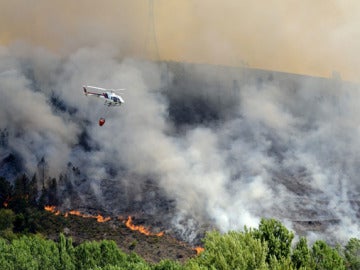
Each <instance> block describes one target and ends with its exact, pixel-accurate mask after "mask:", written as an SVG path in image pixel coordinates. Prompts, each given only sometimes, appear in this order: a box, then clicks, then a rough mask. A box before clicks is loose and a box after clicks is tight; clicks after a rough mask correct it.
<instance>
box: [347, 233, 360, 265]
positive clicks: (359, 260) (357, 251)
mask: <svg viewBox="0 0 360 270" xmlns="http://www.w3.org/2000/svg"><path fill="white" fill-rule="evenodd" d="M344 255H345V261H346V266H347V268H348V269H351V270H357V269H360V240H359V239H358V238H351V239H350V240H349V242H348V243H347V244H346V246H345V248H344Z"/></svg>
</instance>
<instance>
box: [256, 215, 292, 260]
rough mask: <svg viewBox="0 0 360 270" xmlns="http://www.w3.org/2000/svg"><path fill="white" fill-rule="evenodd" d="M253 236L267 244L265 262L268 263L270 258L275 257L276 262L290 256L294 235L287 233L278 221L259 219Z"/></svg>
mask: <svg viewBox="0 0 360 270" xmlns="http://www.w3.org/2000/svg"><path fill="white" fill-rule="evenodd" d="M254 236H255V237H256V238H257V239H260V240H261V241H263V242H266V243H267V245H268V248H269V253H268V255H267V258H266V261H267V262H268V263H269V262H270V258H271V257H272V256H275V258H276V259H277V260H278V261H281V260H282V259H284V258H288V257H289V256H290V253H291V242H292V240H293V238H294V234H293V233H292V232H289V231H288V229H286V227H285V226H284V225H282V224H281V222H280V221H277V220H275V219H264V218H263V219H261V221H260V225H259V229H258V230H255V231H254Z"/></svg>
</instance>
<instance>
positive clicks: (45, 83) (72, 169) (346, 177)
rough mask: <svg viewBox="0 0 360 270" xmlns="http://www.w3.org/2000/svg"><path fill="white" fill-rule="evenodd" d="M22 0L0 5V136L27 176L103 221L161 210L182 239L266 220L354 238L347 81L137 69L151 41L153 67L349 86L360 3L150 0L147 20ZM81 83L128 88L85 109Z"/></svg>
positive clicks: (354, 143) (121, 9)
mask: <svg viewBox="0 0 360 270" xmlns="http://www.w3.org/2000/svg"><path fill="white" fill-rule="evenodd" d="M23 2H24V1H20V0H19V1H15V2H11V3H10V2H9V3H5V2H4V3H1V10H2V11H3V12H2V13H3V16H1V18H0V44H3V46H2V47H0V96H1V98H0V130H2V129H5V128H6V129H7V130H8V131H9V134H10V136H9V149H10V150H11V151H13V152H15V153H17V154H18V155H19V156H21V157H22V160H23V162H24V167H25V169H26V171H28V172H30V173H34V172H36V170H37V166H38V164H39V162H41V160H42V158H45V160H46V162H47V166H48V169H49V172H48V174H49V175H50V176H54V177H56V176H57V175H60V174H64V173H66V175H67V177H68V179H69V181H70V182H71V184H72V186H73V187H74V188H75V189H76V191H77V192H78V194H77V197H76V198H77V199H79V200H80V201H81V202H78V203H79V204H82V205H93V204H94V205H95V204H96V205H100V206H99V207H102V208H104V209H105V210H107V211H113V212H114V214H119V213H120V214H121V212H122V211H125V210H127V211H130V212H131V211H137V210H138V209H141V210H142V211H145V210H146V213H144V214H147V213H148V214H151V215H152V214H154V215H155V214H159V213H160V214H161V213H162V212H161V211H162V210H159V211H156V210H154V209H156V208H157V207H158V208H161V209H163V208H166V207H165V206H164V205H170V206H169V208H170V210H167V211H168V212H166V211H165V212H166V213H165V214H164V215H165V216H166V218H167V219H169V221H167V222H168V223H169V226H170V225H171V226H172V228H174V229H175V230H177V232H178V233H179V234H180V235H181V236H182V237H183V238H184V239H187V240H189V241H193V240H194V239H195V238H196V237H197V232H198V231H199V230H200V229H203V228H204V227H207V226H208V227H212V226H215V227H217V228H219V229H221V230H223V231H227V230H230V229H241V228H242V227H243V226H244V225H247V226H257V224H258V222H259V219H260V218H261V217H275V218H279V219H281V220H282V221H283V222H286V224H289V226H290V227H292V228H293V229H296V230H298V231H300V232H301V233H307V231H308V227H306V226H305V225H304V224H306V222H309V221H318V222H322V223H326V224H328V226H323V227H322V228H321V232H319V231H315V233H314V234H309V235H310V236H311V237H314V238H317V237H321V236H322V235H324V236H326V237H327V238H329V239H336V240H344V239H346V238H348V237H351V236H355V237H359V231H360V228H359V226H358V225H357V224H359V208H360V206H359V200H358V199H357V198H358V195H359V193H360V190H359V189H360V184H359V182H358V181H357V176H358V175H359V169H358V168H359V166H358V165H359V164H358V163H359V160H360V156H359V153H358V151H357V149H358V148H359V146H360V145H359V144H360V140H359V134H358V133H359V131H360V130H359V128H358V127H359V124H360V119H359V115H360V114H359V98H360V96H359V94H358V87H357V86H356V85H353V84H350V83H346V82H342V81H340V80H339V77H340V76H333V78H332V79H328V80H325V79H318V78H311V77H304V76H298V77H296V76H290V75H287V74H277V73H271V72H258V71H256V70H247V69H230V68H222V67H219V66H217V67H211V66H208V65H199V66H197V65H190V64H176V63H167V64H164V63H162V64H161V63H158V64H156V63H152V62H147V61H142V60H138V59H137V60H136V58H135V57H134V56H144V51H145V50H146V48H145V47H147V46H149V43H151V42H156V43H157V45H158V47H157V48H155V49H157V50H158V52H159V54H160V56H161V59H159V60H164V59H165V60H168V59H172V60H180V61H184V62H198V63H209V64H226V65H230V66H239V65H242V66H247V65H250V66H252V67H260V68H265V69H270V70H285V71H288V72H295V73H303V74H312V75H320V76H326V77H327V76H328V75H329V74H330V73H331V72H332V71H333V70H338V71H339V72H341V76H342V77H343V78H347V79H351V80H354V81H357V76H358V70H359V68H360V66H359V62H358V60H357V59H358V57H357V55H358V48H359V44H357V41H356V40H359V39H356V38H354V37H356V36H358V35H359V33H358V31H359V30H358V29H360V28H359V27H358V19H357V18H358V12H357V11H358V7H359V4H357V3H355V2H354V1H353V3H352V7H351V8H350V7H349V6H350V5H349V6H346V5H344V4H342V3H340V2H339V1H330V2H329V1H318V2H316V3H314V1H302V2H301V3H295V2H294V1H291V2H289V3H283V1H271V2H266V3H262V5H261V8H260V7H259V6H258V5H259V4H258V3H256V4H254V2H253V1H226V3H221V4H219V2H218V1H211V0H206V1H181V2H180V1H178V2H177V3H175V2H172V1H154V11H153V13H154V18H149V17H148V14H149V10H148V7H149V2H148V1H113V0H109V1H106V2H102V3H99V2H97V1H83V0H81V1H77V4H76V5H75V4H74V3H73V1H62V2H61V4H58V3H50V2H48V1H36V3H35V2H34V3H32V4H29V3H28V2H26V4H24V3H23ZM325 2H326V3H325ZM175 11H176V12H175ZM224 14H226V16H224ZM150 19H152V20H153V23H154V25H155V29H154V31H155V33H151V31H150V30H149V24H151V23H152V22H150V21H149V20H150ZM30 25H31V27H29V26H30ZM149 31H150V32H149ZM154 38H156V40H155V41H154V40H153V39H154ZM153 45H154V44H153ZM334 74H335V75H336V74H337V73H334ZM84 84H88V85H98V86H101V87H109V88H126V91H125V92H124V93H122V96H123V97H124V99H125V104H124V106H122V107H120V108H106V107H105V106H102V104H101V102H100V101H99V100H97V99H95V98H93V99H92V98H90V97H84V95H83V94H82V90H81V87H82V85H84ZM101 116H104V117H105V118H106V124H105V126H104V127H102V128H100V127H99V126H98V125H97V121H98V119H99V117H101ZM84 179H85V180H84ZM109 186H110V187H109ZM66 190H67V189H66V188H64V189H63V192H64V194H65V197H64V202H63V205H64V206H65V207H70V205H71V204H72V203H76V202H74V201H72V200H73V197H71V196H72V195H71V196H70V195H69V196H68V197H67V196H66ZM117 191H118V192H117ZM74 197H75V196H74ZM157 199H158V200H159V201H160V203H158V202H156V200H157ZM164 201H165V202H166V203H165V202H164ZM139 203H143V204H144V205H143V206H142V207H138V206H137V205H138V204H139ZM135 205H136V207H135ZM129 209H130V210H129ZM144 209H145V210H144ZM160 218H161V217H160ZM313 235H315V236H313Z"/></svg>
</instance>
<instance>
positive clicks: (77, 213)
mask: <svg viewBox="0 0 360 270" xmlns="http://www.w3.org/2000/svg"><path fill="white" fill-rule="evenodd" d="M45 210H46V211H49V212H51V213H54V214H55V215H59V214H60V211H59V210H56V206H50V205H48V206H45ZM69 215H72V216H78V217H82V218H94V219H96V221H97V222H101V223H102V222H107V221H109V220H111V217H103V216H102V215H97V216H94V215H87V214H82V213H81V212H80V211H77V210H71V211H69V212H66V213H65V214H64V217H66V218H67V217H68V216H69Z"/></svg>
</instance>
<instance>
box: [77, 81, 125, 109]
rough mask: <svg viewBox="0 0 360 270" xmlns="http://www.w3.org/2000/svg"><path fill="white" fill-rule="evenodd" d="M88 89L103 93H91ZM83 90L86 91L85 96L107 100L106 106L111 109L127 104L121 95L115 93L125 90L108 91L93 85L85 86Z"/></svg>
mask: <svg viewBox="0 0 360 270" xmlns="http://www.w3.org/2000/svg"><path fill="white" fill-rule="evenodd" d="M87 88H91V89H97V90H101V91H102V93H94V92H89V91H88V90H87ZM83 89H84V94H85V96H95V97H98V98H102V99H104V100H105V103H104V105H107V106H109V107H110V106H120V105H121V104H122V103H125V101H124V99H123V98H122V97H121V96H120V95H117V94H115V93H114V92H117V91H123V90H125V89H106V88H101V87H97V86H91V85H83Z"/></svg>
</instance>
